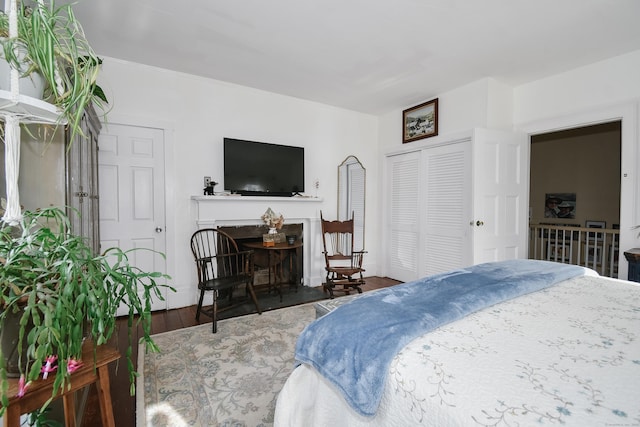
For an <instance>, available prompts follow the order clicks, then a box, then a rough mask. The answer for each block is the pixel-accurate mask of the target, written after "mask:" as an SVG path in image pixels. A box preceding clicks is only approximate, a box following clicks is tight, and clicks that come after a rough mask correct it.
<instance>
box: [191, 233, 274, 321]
mask: <svg viewBox="0 0 640 427" xmlns="http://www.w3.org/2000/svg"><path fill="white" fill-rule="evenodd" d="M191 252H192V253H193V257H194V259H195V263H196V268H197V271H198V289H200V298H199V299H198V309H197V311H196V320H200V313H201V312H202V313H204V314H206V315H208V316H211V318H212V319H213V333H215V332H216V331H217V325H216V323H217V317H218V312H219V311H222V310H223V309H224V310H226V309H228V308H231V307H233V306H234V305H235V304H234V299H233V291H234V289H235V288H237V287H239V286H243V285H244V286H245V290H246V293H247V294H248V295H249V296H251V299H252V300H253V303H254V304H255V305H256V309H257V310H258V314H262V311H261V310H260V305H259V304H258V299H257V298H256V294H255V291H254V289H253V251H239V250H238V245H237V244H236V242H235V240H233V239H232V238H231V237H230V236H229V235H228V234H226V233H224V232H222V231H220V230H217V229H215V228H205V229H202V230H198V231H196V232H195V233H193V235H192V236H191ZM207 291H213V307H212V309H211V310H206V311H205V310H203V309H202V300H203V299H204V293H205V292H207ZM222 297H228V299H229V303H228V304H227V305H226V306H225V307H224V308H223V309H221V310H218V299H219V298H222Z"/></svg>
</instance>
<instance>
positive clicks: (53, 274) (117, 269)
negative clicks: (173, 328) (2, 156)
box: [0, 208, 173, 415]
mask: <svg viewBox="0 0 640 427" xmlns="http://www.w3.org/2000/svg"><path fill="white" fill-rule="evenodd" d="M70 230H71V225H70V220H69V218H68V217H67V216H66V214H65V213H64V212H63V211H62V210H61V209H59V208H47V209H43V210H41V211H37V212H30V211H27V212H25V213H24V218H23V220H22V222H21V224H20V225H19V226H16V227H12V226H8V225H6V224H5V225H4V226H3V227H2V228H0V258H1V259H3V263H4V265H3V266H2V268H0V329H4V328H5V320H6V313H8V312H10V311H17V312H19V313H22V314H21V315H20V322H19V323H20V325H19V327H20V330H19V340H18V344H19V346H20V347H23V346H24V347H25V348H26V349H27V350H26V355H25V357H24V358H23V357H21V358H20V360H19V367H20V373H21V374H24V375H25V378H26V381H34V380H36V379H38V377H39V376H40V369H41V367H42V365H43V363H44V362H45V361H46V359H47V357H49V356H51V355H56V356H57V357H58V362H59V363H66V362H65V361H68V360H70V359H80V358H81V356H82V344H83V341H84V339H85V337H87V338H89V339H90V340H91V342H92V343H93V345H94V349H95V346H97V345H102V344H104V343H107V342H108V341H109V339H110V338H111V336H112V335H113V332H114V331H115V320H116V313H117V310H118V307H119V306H120V305H121V304H124V305H125V306H127V307H128V312H129V320H128V325H129V328H130V330H129V331H128V336H129V345H128V347H127V350H126V352H125V354H126V357H127V358H128V359H129V360H128V362H127V365H128V367H129V368H130V380H131V381H132V382H133V381H134V380H135V378H136V373H135V369H134V364H133V360H131V354H132V353H131V351H130V350H131V348H132V346H133V345H137V343H136V342H134V340H133V334H132V331H131V329H132V328H137V327H138V325H140V326H141V330H142V337H141V339H140V342H144V343H145V344H146V345H147V348H148V349H150V350H152V351H153V350H157V346H155V344H154V343H153V340H152V339H151V336H150V335H151V316H150V312H151V300H152V299H158V300H162V299H163V296H162V292H161V289H162V288H168V289H172V290H173V288H171V287H170V286H168V285H166V284H165V281H166V280H168V279H169V277H168V276H167V275H165V274H162V273H159V272H145V271H142V270H140V269H139V268H137V267H135V266H133V265H131V263H130V257H131V255H132V253H133V251H138V250H132V251H123V250H122V249H120V248H110V249H108V250H107V251H105V253H104V254H101V255H94V254H93V253H92V251H91V249H90V248H89V247H88V245H87V242H86V241H85V240H84V239H83V238H82V237H80V236H76V235H74V234H72V233H71V232H70ZM139 250H146V249H139ZM163 256H164V255H163ZM138 291H140V293H139V292H138ZM83 325H86V328H83ZM2 358H3V355H2V352H1V349H0V359H2ZM6 374H7V372H6V367H4V366H0V378H1V379H2V380H3V390H2V398H1V400H2V402H5V401H6V397H7V396H6V390H5V389H4V380H6V378H7V375H6ZM52 375H54V377H55V379H54V382H53V385H54V387H53V392H54V393H56V392H57V391H58V390H60V389H61V388H62V387H67V386H68V385H69V381H70V376H69V374H68V373H67V370H66V369H58V370H57V371H56V372H55V374H53V373H52ZM132 390H133V383H132ZM3 407H5V405H4V404H3ZM3 412H4V409H0V415H1V414H2V413H3Z"/></svg>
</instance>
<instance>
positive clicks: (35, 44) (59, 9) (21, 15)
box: [0, 0, 107, 140]
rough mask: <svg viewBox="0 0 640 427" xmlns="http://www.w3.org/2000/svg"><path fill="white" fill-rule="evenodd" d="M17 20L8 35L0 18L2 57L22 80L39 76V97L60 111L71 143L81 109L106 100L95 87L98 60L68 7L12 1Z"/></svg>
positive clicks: (5, 21)
mask: <svg viewBox="0 0 640 427" xmlns="http://www.w3.org/2000/svg"><path fill="white" fill-rule="evenodd" d="M17 17H18V19H17V23H18V26H17V29H18V35H17V36H16V37H9V19H8V16H7V15H6V13H2V15H1V16H0V37H3V41H2V44H3V52H4V58H5V59H6V60H7V62H8V63H9V65H10V66H11V67H12V68H13V69H16V70H18V71H19V72H20V74H21V75H22V76H28V75H29V74H31V73H33V72H38V73H40V74H41V75H42V76H43V78H44V80H45V82H46V86H45V94H44V99H45V100H46V101H48V102H50V103H52V104H53V105H55V106H56V107H57V108H58V109H59V111H60V119H59V121H58V124H60V123H63V122H66V123H67V124H68V125H69V128H70V130H71V134H72V136H71V139H72V140H73V137H74V136H75V135H76V134H80V135H84V134H83V132H82V129H81V127H80V121H81V119H82V115H83V113H84V109H85V108H86V107H87V106H88V105H89V104H91V103H93V104H94V105H95V106H96V107H98V108H100V109H103V110H104V108H105V106H106V104H107V99H106V96H105V94H104V92H103V91H102V89H101V88H100V87H99V86H98V85H97V77H98V72H99V70H100V65H101V63H102V60H101V59H100V58H99V57H98V56H97V55H96V54H95V52H94V51H93V49H92V48H91V46H90V45H89V42H88V41H87V39H86V37H85V34H84V31H83V29H82V26H81V25H80V22H78V20H77V19H76V17H75V15H74V13H73V9H72V5H71V4H65V5H62V6H57V5H56V4H55V1H54V0H51V1H48V2H36V3H32V4H27V2H25V1H18V2H17Z"/></svg>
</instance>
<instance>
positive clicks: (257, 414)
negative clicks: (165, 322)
mask: <svg viewBox="0 0 640 427" xmlns="http://www.w3.org/2000/svg"><path fill="white" fill-rule="evenodd" d="M314 319H315V310H314V307H313V304H312V303H311V304H304V305H298V306H294V307H288V308H282V309H279V310H273V311H267V312H264V313H262V315H257V314H250V315H247V316H241V317H235V318H231V319H226V320H221V321H218V332H217V333H216V334H212V333H211V324H204V325H199V326H194V327H191V328H186V329H180V330H176V331H171V332H166V333H162V334H157V335H154V336H153V339H154V341H155V342H156V344H158V346H159V347H160V349H161V352H160V353H147V354H144V350H143V349H142V348H141V350H140V353H139V354H140V356H139V360H138V367H139V372H140V373H141V376H140V377H139V378H138V383H137V394H138V397H137V399H138V400H137V404H136V407H137V417H138V420H137V421H138V422H137V425H138V426H139V427H143V426H145V427H151V426H153V427H161V426H172V427H180V426H229V427H230V426H233V427H239V426H271V425H273V413H274V409H275V404H276V399H277V397H278V393H279V392H280V390H281V388H282V386H283V385H284V382H285V380H286V379H287V377H288V376H289V374H290V373H291V370H292V369H293V353H294V347H295V343H296V339H297V337H298V335H299V334H300V332H302V329H303V328H304V327H305V326H306V325H307V324H309V323H310V322H312V321H313V320H314Z"/></svg>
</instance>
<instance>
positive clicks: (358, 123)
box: [99, 58, 379, 307]
mask: <svg viewBox="0 0 640 427" xmlns="http://www.w3.org/2000/svg"><path fill="white" fill-rule="evenodd" d="M99 84H100V85H101V86H102V87H103V88H104V89H105V91H106V93H107V96H108V98H109V99H110V100H113V101H112V107H113V108H112V110H111V111H110V113H109V115H108V122H111V123H123V124H130V125H135V124H137V125H142V126H151V127H158V128H164V129H165V130H166V131H167V132H166V134H167V136H168V141H167V144H168V147H167V155H166V158H167V206H168V207H167V211H168V212H167V225H166V229H167V233H168V234H167V242H168V246H167V258H168V263H169V266H168V270H169V271H168V272H169V274H170V275H171V276H172V277H173V285H174V286H175V287H177V288H178V291H179V292H178V294H170V296H169V297H170V298H171V301H170V303H169V306H170V307H178V306H182V305H189V304H194V303H195V302H196V292H195V290H196V289H195V284H196V279H195V271H194V270H195V269H194V268H193V260H192V257H191V252H190V249H189V238H190V236H191V234H192V233H193V231H194V230H195V229H196V225H195V213H194V209H195V203H194V202H192V201H191V200H190V197H191V196H193V195H201V194H202V188H203V184H202V180H203V177H204V176H205V175H206V176H211V178H212V179H213V180H214V181H217V182H220V183H222V180H223V159H222V141H223V138H224V137H226V136H228V137H235V138H242V139H249V140H254V141H261V142H271V143H276V144H286V145H294V146H303V147H305V163H306V164H305V188H306V191H305V194H307V195H311V196H315V193H316V190H315V188H314V186H313V183H314V180H315V179H316V178H318V180H319V182H320V188H319V189H318V191H317V193H318V194H317V195H318V197H321V198H323V199H324V200H323V202H322V203H321V207H320V208H319V209H322V211H323V213H324V215H325V216H326V217H328V218H332V217H335V216H336V215H337V186H338V183H337V171H338V169H337V168H338V165H339V164H340V163H341V162H342V161H343V160H344V159H345V158H346V157H347V156H348V155H355V156H357V157H358V158H359V159H360V161H361V162H362V163H363V165H364V166H365V168H367V179H368V182H367V200H366V203H367V207H366V215H367V217H366V221H367V229H366V242H367V248H366V249H367V250H369V252H370V254H371V258H370V259H371V262H370V265H368V267H369V268H368V271H367V273H368V274H369V275H376V274H377V272H376V265H375V259H376V257H377V256H378V255H377V247H378V246H379V245H378V244H377V242H378V238H377V236H378V233H377V230H376V226H375V224H376V223H377V214H376V212H375V208H376V206H377V205H378V201H377V198H378V195H377V193H376V191H375V185H374V184H373V183H374V182H375V181H373V180H374V179H376V177H377V176H378V151H377V149H376V145H377V140H378V138H377V118H376V117H375V116H370V115H365V114H361V113H356V112H353V111H348V110H344V109H339V108H334V107H330V106H327V105H323V104H318V103H313V102H309V101H304V100H300V99H296V98H292V97H287V96H282V95H277V94H273V93H269V92H264V91H259V90H255V89H251V88H247V87H243V86H238V85H233V84H228V83H224V82H220V81H215V80H209V79H204V78H200V77H196V76H191V75H187V74H181V73H175V72H171V71H168V70H162V69H158V68H153V67H148V66H143V65H140V64H135V63H130V62H125V61H121V60H116V59H112V58H105V60H104V64H103V72H102V74H101V76H100V81H99ZM106 126H108V124H106ZM369 177H371V178H369ZM222 189H223V186H222V184H220V185H219V186H217V187H216V191H220V190H222ZM268 205H269V204H268V202H265V203H264V210H266V208H267V207H268ZM241 206H242V205H239V206H238V209H241ZM264 210H262V211H261V212H259V213H256V219H259V216H260V215H261V214H262V213H263V211H264ZM282 214H283V215H284V217H285V221H286V217H287V212H282ZM315 255H316V256H317V257H321V254H320V253H318V254H315ZM315 285H320V283H317V284H315Z"/></svg>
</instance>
